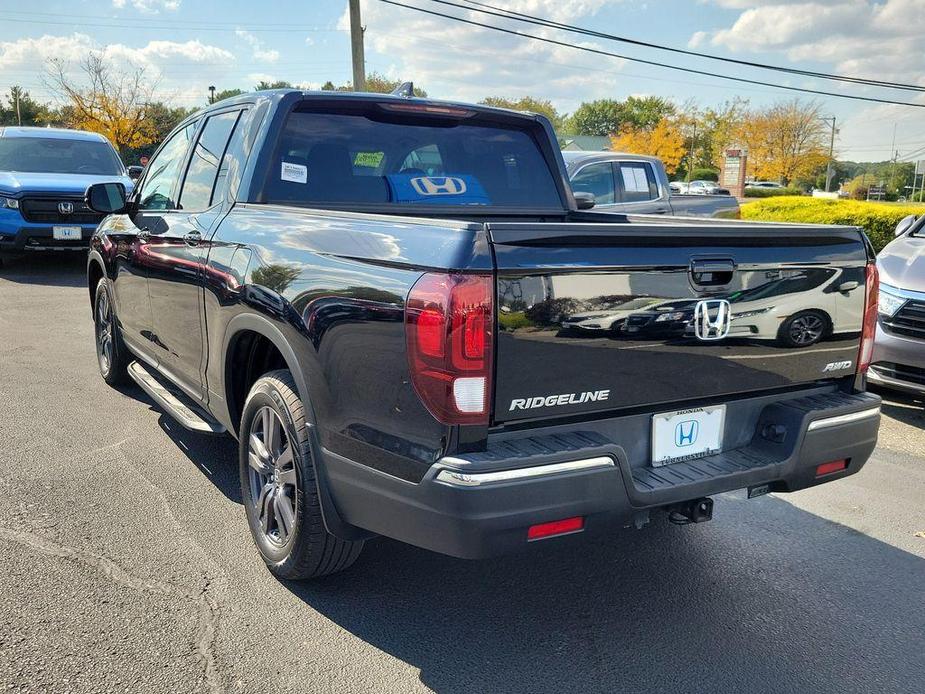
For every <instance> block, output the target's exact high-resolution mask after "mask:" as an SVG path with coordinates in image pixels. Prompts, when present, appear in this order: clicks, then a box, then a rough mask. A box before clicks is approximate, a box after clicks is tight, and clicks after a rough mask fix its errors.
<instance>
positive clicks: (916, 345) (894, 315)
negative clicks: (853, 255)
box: [867, 215, 925, 395]
mask: <svg viewBox="0 0 925 694" xmlns="http://www.w3.org/2000/svg"><path fill="white" fill-rule="evenodd" d="M877 267H878V269H879V270H880V308H879V313H880V316H879V318H880V320H879V321H878V324H877V337H876V339H875V341H874V356H873V363H872V364H871V367H870V371H868V375H867V378H868V380H869V381H870V382H871V383H875V384H877V385H882V386H886V387H888V388H895V389H897V390H904V391H907V392H911V393H917V394H920V395H922V394H925V216H920V217H914V216H911V215H910V216H909V217H906V218H905V219H903V220H902V221H901V222H900V223H899V225H898V226H897V227H896V238H895V239H894V240H893V241H891V242H890V243H889V244H887V246H886V248H884V249H883V250H882V251H880V254H879V255H878V256H877Z"/></svg>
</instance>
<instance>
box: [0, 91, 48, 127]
mask: <svg viewBox="0 0 925 694" xmlns="http://www.w3.org/2000/svg"><path fill="white" fill-rule="evenodd" d="M6 100H7V105H5V106H4V105H3V104H0V125H46V124H48V122H49V121H50V120H51V118H52V112H51V109H49V108H48V106H47V105H46V104H40V103H39V102H38V101H36V100H35V99H33V98H32V97H31V96H29V92H27V91H26V90H25V89H23V88H22V87H20V86H17V85H14V86H12V87H10V92H9V94H8V95H7V97H6ZM17 102H18V103H17ZM17 106H18V108H17Z"/></svg>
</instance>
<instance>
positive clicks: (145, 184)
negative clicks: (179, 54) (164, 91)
mask: <svg viewBox="0 0 925 694" xmlns="http://www.w3.org/2000/svg"><path fill="white" fill-rule="evenodd" d="M577 197H578V200H576V196H575V195H574V194H573V193H572V192H571V189H570V187H569V183H568V177H567V173H566V168H565V166H564V164H563V160H562V155H561V154H560V153H559V148H558V146H557V142H556V137H555V134H554V133H553V130H552V127H551V126H550V124H549V122H548V121H547V120H546V119H545V118H543V117H542V116H538V115H531V114H524V113H514V112H511V111H505V110H500V109H494V108H488V107H485V106H471V105H464V104H455V103H441V102H436V101H429V100H424V99H417V98H404V97H401V96H392V95H378V94H349V93H347V94H343V93H326V92H321V93H305V92H299V91H288V90H287V91H273V92H262V93H256V94H248V95H243V96H241V97H236V98H233V99H228V100H225V101H222V102H220V103H218V104H215V105H214V106H211V107H209V108H208V109H206V110H205V111H203V112H200V113H197V114H195V115H193V116H190V117H189V118H187V119H186V120H185V121H184V122H183V123H181V124H180V125H179V126H178V127H177V128H176V130H174V132H173V133H172V134H171V135H170V137H168V138H167V140H166V141H165V142H164V143H163V144H162V145H161V148H160V150H159V151H158V152H157V154H155V155H154V157H153V158H152V160H151V161H150V163H149V164H148V166H147V168H146V170H145V172H144V174H143V176H142V178H141V180H140V182H139V184H138V185H137V186H136V189H135V192H134V193H133V194H132V195H131V197H130V198H129V199H127V200H126V196H125V192H124V189H123V188H122V186H121V185H120V184H118V183H101V184H98V185H94V186H91V187H90V188H89V189H88V190H87V203H88V204H89V205H90V206H91V207H92V209H94V210H96V211H97V212H102V213H109V216H108V217H106V218H105V219H104V221H103V222H102V223H101V224H100V226H99V229H98V230H97V232H96V234H95V236H94V237H93V239H92V245H91V251H90V256H89V265H88V280H89V291H90V299H91V301H92V304H93V316H94V321H95V336H96V346H97V353H98V357H99V367H100V371H101V373H102V376H103V378H104V379H105V380H106V382H107V383H110V384H116V383H119V382H121V381H124V380H125V379H126V378H127V377H131V378H132V379H133V380H134V381H136V382H137V383H138V385H140V386H141V388H143V389H144V390H145V391H146V392H147V393H148V395H150V397H151V398H153V399H154V400H155V401H156V402H157V403H158V404H159V406H160V407H162V408H163V409H164V410H165V411H166V412H167V413H168V414H170V415H171V416H172V417H174V418H176V419H177V420H178V421H179V422H180V423H181V424H183V425H184V426H185V427H187V428H189V429H192V430H195V431H201V432H207V433H215V434H219V433H224V432H228V433H230V434H231V435H232V436H234V437H236V438H237V440H238V442H239V446H240V454H239V465H240V476H241V488H242V496H243V499H244V507H245V510H246V514H247V520H248V523H249V525H250V529H251V532H252V533H253V536H254V539H255V541H256V544H257V547H258V548H259V550H260V553H261V554H262V556H263V558H264V560H265V561H266V563H267V564H268V566H269V567H270V569H271V570H272V571H273V573H275V574H276V575H277V576H279V577H282V578H287V579H304V578H310V577H314V576H319V575H323V574H328V573H332V572H335V571H339V570H341V569H344V568H346V567H347V566H349V565H350V564H351V563H352V562H353V561H354V560H355V559H356V557H357V555H358V554H359V552H360V550H361V548H362V546H363V542H364V540H366V539H368V538H371V537H374V536H375V535H385V536H388V537H392V538H396V539H398V540H401V541H404V542H408V543H411V544H414V545H418V546H420V547H425V548H428V549H432V550H435V551H438V552H443V553H446V554H450V555H454V556H457V557H472V558H475V557H483V556H487V555H490V554H495V553H499V552H507V551H512V550H516V549H519V548H522V547H528V546H530V545H532V544H534V543H536V542H539V541H542V540H548V539H549V538H556V537H560V536H565V535H573V534H576V533H592V532H601V531H604V532H607V531H613V530H614V529H616V528H620V527H623V526H633V525H635V526H637V527H641V526H642V525H644V524H645V523H646V522H647V521H648V520H649V517H650V516H656V515H658V516H659V517H662V518H663V517H666V516H667V518H668V519H669V520H674V521H676V522H679V523H688V522H699V521H704V520H708V519H709V518H710V517H711V515H712V506H713V504H712V501H711V499H710V498H709V497H710V495H713V494H718V493H720V492H726V491H730V490H738V489H743V490H744V489H747V490H748V496H750V497H751V496H757V495H760V494H764V493H766V492H792V491H795V490H798V489H803V488H805V487H810V486H813V485H816V484H822V483H825V482H829V481H832V480H838V479H841V478H843V477H845V476H847V475H851V474H853V473H855V472H857V471H858V470H859V469H860V468H861V466H863V465H864V463H865V461H866V460H867V459H868V457H869V456H870V454H871V451H872V450H873V448H874V445H875V443H876V440H877V427H878V423H879V415H880V399H879V398H878V397H876V396H874V395H869V394H866V393H865V392H864V386H865V371H866V369H867V366H868V362H869V360H870V353H871V347H872V338H873V336H874V327H875V322H876V315H877V274H876V268H875V265H874V255H873V252H872V249H871V247H870V245H869V243H868V241H867V240H866V238H865V236H864V234H863V233H862V232H861V231H859V230H858V229H855V228H848V227H834V226H807V225H803V226H796V225H783V224H754V223H743V222H738V221H706V220H704V221H699V220H694V219H673V218H671V217H664V216H662V217H657V216H653V217H642V216H638V217H634V216H625V215H622V214H606V213H600V212H589V211H585V210H586V209H587V208H588V207H589V206H590V205H591V204H592V200H591V199H590V196H588V195H587V194H585V195H579V196H577ZM579 208H581V209H579ZM575 314H582V316H583V318H582V321H583V322H584V324H585V326H584V327H585V328H589V327H590V325H589V324H590V323H591V322H593V320H594V319H593V316H594V315H595V314H600V315H602V316H605V317H606V324H602V325H601V326H598V328H597V329H585V330H581V331H578V332H577V334H576V331H574V330H569V329H567V328H568V326H569V322H568V320H569V317H570V316H573V315H575ZM561 541H562V542H569V541H575V538H567V539H563V540H561Z"/></svg>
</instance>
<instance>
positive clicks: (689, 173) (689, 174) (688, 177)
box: [687, 121, 697, 192]
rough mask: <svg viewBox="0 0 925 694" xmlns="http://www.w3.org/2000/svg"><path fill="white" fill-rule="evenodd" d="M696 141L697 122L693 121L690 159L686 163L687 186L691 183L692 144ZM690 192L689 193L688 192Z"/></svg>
mask: <svg viewBox="0 0 925 694" xmlns="http://www.w3.org/2000/svg"><path fill="white" fill-rule="evenodd" d="M696 140H697V121H694V132H693V134H691V157H690V159H689V160H688V162H687V185H690V183H691V169H693V168H694V143H695V142H696ZM688 192H690V191H688Z"/></svg>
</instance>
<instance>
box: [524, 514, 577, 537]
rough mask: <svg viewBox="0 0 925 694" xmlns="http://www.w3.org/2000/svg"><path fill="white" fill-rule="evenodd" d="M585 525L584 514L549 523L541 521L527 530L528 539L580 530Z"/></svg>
mask: <svg viewBox="0 0 925 694" xmlns="http://www.w3.org/2000/svg"><path fill="white" fill-rule="evenodd" d="M584 527H585V519H584V516H575V517H574V518H564V519H563V520H557V521H551V522H549V523H540V524H539V525H531V526H530V529H529V530H527V539H528V540H539V539H542V538H544V537H552V536H553V535H565V534H566V533H574V532H578V531H579V530H581V529H583V528H584Z"/></svg>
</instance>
